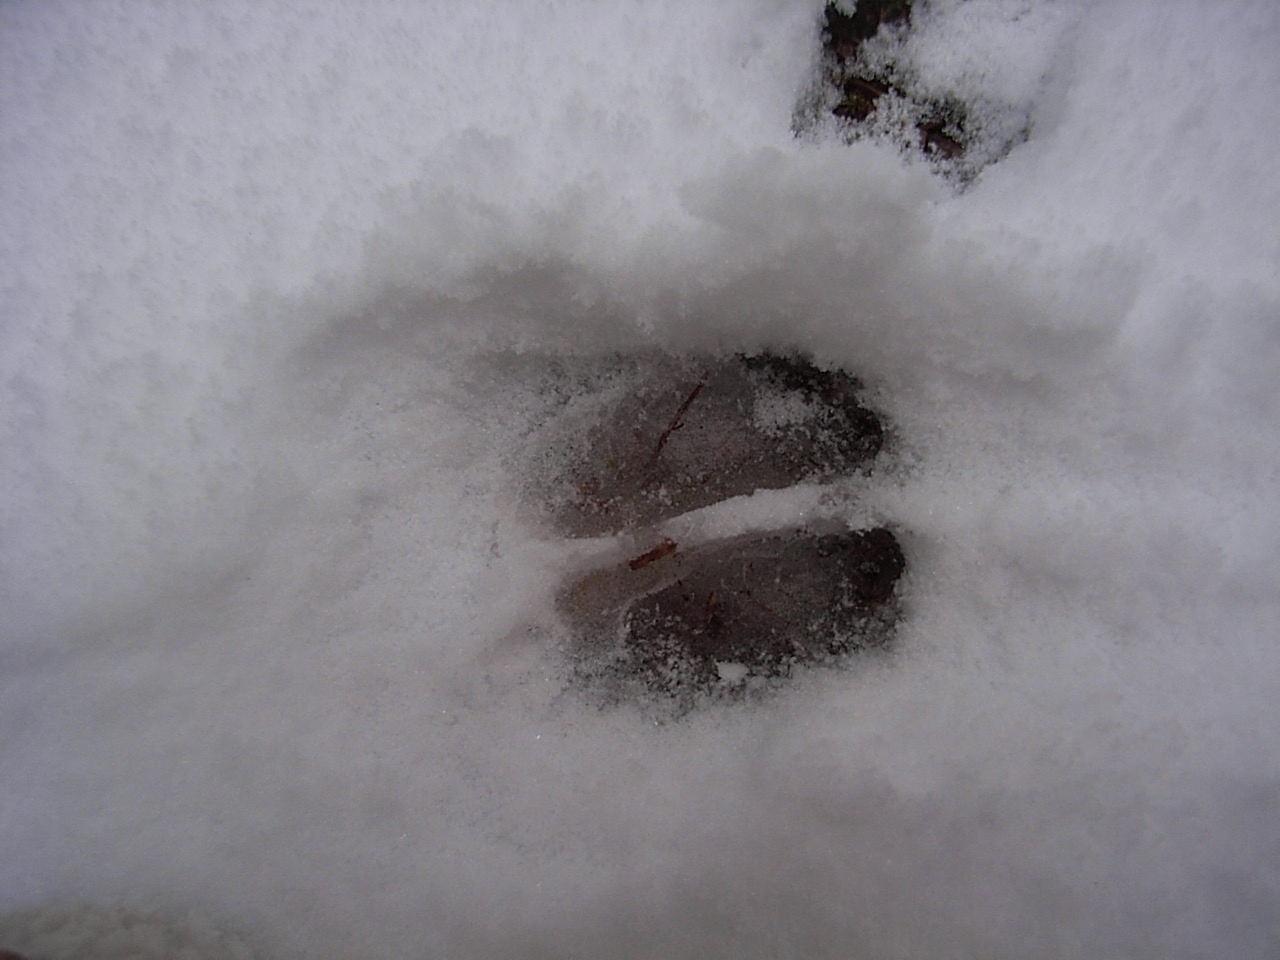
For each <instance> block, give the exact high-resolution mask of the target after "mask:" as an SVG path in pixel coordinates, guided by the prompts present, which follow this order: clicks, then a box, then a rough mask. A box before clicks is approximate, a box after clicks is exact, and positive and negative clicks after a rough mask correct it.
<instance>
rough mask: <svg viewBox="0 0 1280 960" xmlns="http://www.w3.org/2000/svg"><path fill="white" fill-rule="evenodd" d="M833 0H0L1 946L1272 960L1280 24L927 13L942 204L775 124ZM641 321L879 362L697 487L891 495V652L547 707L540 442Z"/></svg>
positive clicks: (714, 344) (1151, 11)
mask: <svg viewBox="0 0 1280 960" xmlns="http://www.w3.org/2000/svg"><path fill="white" fill-rule="evenodd" d="M473 7H474V9H473ZM819 12H820V11H819V8H818V5H817V4H815V3H801V2H795V3H783V2H766V0H737V2H723V3H713V2H708V3H698V4H687V3H675V2H671V3H646V4H621V3H618V4H592V3H546V4H533V3H529V4H521V5H519V6H516V5H512V6H511V7H510V8H504V9H503V10H502V11H501V12H496V11H494V10H491V9H487V8H482V7H481V6H480V5H458V4H450V3H440V4H436V5H430V4H408V3H404V4H397V3H385V4H376V5H367V6H366V5H355V4H343V3H333V4H326V5H323V6H312V5H296V6H295V5H291V4H287V3H275V4H254V3H244V4H238V3H232V2H220V3H217V4H207V5H203V6H201V7H200V8H196V7H195V6H188V5H172V4H163V3H144V2H125V3H118V4H111V3H106V2H103V3H97V4H94V5H93V6H92V7H85V6H82V5H76V4H60V3H14V4H8V5H5V6H3V7H0V97H2V98H3V100H2V102H0V164H2V165H3V166H2V169H3V174H2V176H0V190H3V193H2V194H0V218H2V219H0V245H2V246H0V290H3V303H4V310H3V317H2V318H0V489H3V490H4V498H3V503H2V504H0V609H2V610H3V621H4V622H3V626H0V664H2V667H3V670H2V672H0V685H2V686H3V690H2V691H0V771H3V772H2V773H0V913H2V912H5V911H28V912H23V913H17V914H13V915H11V916H9V917H8V918H7V919H0V945H3V946H12V947H13V948H16V949H24V950H28V951H30V952H32V953H34V952H36V951H37V950H47V951H49V952H51V953H54V954H59V955H65V956H70V955H76V951H77V950H78V949H79V948H74V949H73V948H72V947H69V946H67V944H68V943H70V942H71V939H68V938H72V937H73V936H74V935H75V931H76V930H77V929H81V930H87V929H94V930H96V929H99V927H98V926H96V925H99V924H106V925H107V926H109V925H110V924H111V923H114V922H116V921H115V920H114V919H112V918H113V917H116V916H117V915H115V914H106V915H104V914H102V913H101V912H95V911H94V910H88V909H81V908H73V909H69V912H67V910H64V908H69V907H70V905H72V904H76V903H92V904H98V905H102V906H104V907H109V906H111V905H115V904H125V905H128V906H130V907H134V908H137V909H140V910H143V911H152V912H155V915H156V916H159V917H162V918H164V920H163V922H165V923H173V924H177V925H179V926H181V924H182V923H187V922H189V923H190V924H193V925H194V926H193V927H192V929H195V930H197V931H206V932H205V933H198V934H197V933H193V934H191V942H192V944H193V947H192V949H193V951H195V952H196V953H197V954H199V955H218V954H217V949H218V948H217V947H216V946H215V945H213V944H214V941H216V940H217V939H218V936H217V935H216V934H214V933H209V934H207V935H206V933H207V930H208V929H209V926H210V925H212V928H213V929H215V930H224V931H234V932H235V933H234V935H235V936H237V937H239V938H240V942H241V943H242V944H245V945H247V946H244V948H243V949H244V950H253V951H254V952H255V953H257V954H259V955H262V956H295V955H296V956H305V957H319V956H325V957H345V956H350V957H356V956H360V957H402V956H414V955H421V956H437V955H440V956H443V955H446V954H447V955H464V956H542V955H545V956H563V955H577V956H657V955H662V956H689V957H693V956H699V957H709V956H743V955H748V956H805V957H812V956H840V957H848V956H867V957H891V956H902V957H922V956H937V957H943V956H947V957H954V956H973V957H1002V956H1007V957H1019V958H1023V957H1040V956H1043V957H1050V956H1054V957H1058V956H1073V957H1100V956H1110V957H1122V956H1123V957H1168V956H1187V957H1206V958H1207V957H1223V956H1231V957H1240V958H1248V957H1258V958H1262V957H1270V956H1274V951H1275V947H1276V944H1277V943H1278V942H1280V729H1278V727H1280V723H1278V722H1277V721H1278V719H1280V718H1278V714H1280V708H1277V706H1276V696H1275V692H1276V690H1277V689H1280V655H1278V653H1277V650H1276V637H1277V628H1276V624H1277V623H1280V592H1278V590H1277V585H1278V584H1280V556H1278V553H1277V544H1278V543H1280V522H1278V521H1280V510H1277V507H1276V504H1277V503H1280V470H1278V467H1277V463H1278V462H1280V460H1278V457H1280V400H1278V397H1280V394H1278V392H1277V390H1276V382H1277V375H1278V374H1280V267H1278V265H1280V230H1278V229H1277V227H1276V224H1278V223H1280V178H1278V177H1277V176H1276V174H1275V156H1276V148H1277V145H1278V141H1280V133H1277V131H1280V105H1278V104H1280V98H1278V97H1277V93H1280V60H1278V59H1277V58H1276V57H1275V55H1274V51H1275V50H1276V49H1278V48H1280V10H1278V9H1277V8H1276V7H1275V5H1274V4H1270V3H1267V2H1257V3H1243V2H1242V3H1211V2H1205V3H1199V4H1196V3H1176V4H1159V5H1156V4H1145V3H1127V2H1126V3H1108V4H1085V3H1079V4H1077V3H1070V2H1061V3H1050V2H1043V0H1016V2H1014V0H1010V2H1002V0H971V2H967V3H961V2H956V0H945V2H944V0H939V2H937V3H934V4H932V5H931V6H930V7H928V8H927V10H926V12H925V13H923V14H921V15H919V16H917V18H916V20H917V31H918V32H917V34H916V36H915V37H914V39H913V40H912V41H911V43H912V46H911V48H910V50H911V51H912V52H911V56H913V57H915V58H916V62H917V63H918V65H919V69H920V70H921V71H922V75H924V76H926V77H927V79H928V81H929V82H930V83H933V84H938V85H943V86H947V85H950V87H952V88H954V89H955V90H956V91H957V92H958V93H960V94H961V95H964V96H969V97H973V98H983V102H984V104H985V105H986V107H985V109H990V110H996V111H999V110H1007V111H1009V115H1011V116H1012V115H1014V114H1016V115H1017V116H1019V117H1026V116H1029V117H1030V118H1031V124H1032V125H1031V134H1030V138H1029V140H1028V141H1027V142H1026V143H1023V144H1021V145H1019V146H1017V147H1015V148H1014V149H1013V151H1012V152H1011V153H1010V154H1009V155H1008V156H1006V157H1005V158H1004V159H1002V160H1001V161H1000V162H999V163H997V164H995V165H993V166H990V167H988V168H987V169H986V170H985V171H983V173H982V175H981V177H980V178H979V179H978V180H977V181H976V182H975V183H973V184H972V185H970V186H969V187H968V189H966V190H964V191H962V192H958V191H956V190H954V189H953V188H952V187H951V186H950V185H949V184H948V183H946V182H945V181H943V180H941V179H939V178H938V177H937V176H935V175H934V174H933V173H932V172H931V170H930V168H929V167H928V166H927V165H925V164H923V163H919V162H913V161H909V160H903V159H902V158H901V157H900V156H899V155H898V154H897V153H896V152H895V151H894V150H892V149H890V148H888V147H884V146H876V145H875V144H873V143H858V144H854V145H853V146H849V147H846V146H843V145H841V144H840V143H838V142H836V141H835V140H834V139H828V140H826V141H820V142H808V141H797V140H796V139H794V138H792V136H791V133H790V129H791V127H790V124H791V118H792V111H793V109H794V107H795V103H796V98H797V96H799V94H800V92H801V91H802V90H803V89H804V88H805V85H806V84H807V83H808V82H809V79H810V77H811V75H812V71H813V69H814V66H815V58H816V56H817V30H818V17H819ZM654 347H659V348H662V349H666V350H670V351H676V352H679V351H682V350H695V349H696V350H704V351H706V350H710V351H715V350H747V351H749V350H756V349H761V348H774V349H799V350H803V351H806V352H808V353H810V354H811V355H813V356H814V358H815V359H816V360H817V361H818V362H820V363H823V364H827V365H840V366H843V367H845V368H847V369H849V370H850V371H852V372H854V373H855V374H856V375H858V376H859V377H860V378H861V379H862V380H863V381H864V382H865V383H866V384H867V385H868V386H869V388H870V390H871V392H872V394H873V396H874V400H875V404H876V407H877V409H879V410H882V411H883V412H884V413H885V414H886V417H887V419H888V421H889V422H890V423H891V424H892V425H893V428H894V445H893V453H892V456H891V457H889V458H887V459H886V461H885V462H884V463H883V464H882V466H881V468H880V469H878V470H877V471H875V472H874V473H873V474H872V475H870V476H869V477H868V478H867V479H866V480H865V481H859V482H858V483H856V484H854V485H853V486H851V487H849V488H848V489H845V490H844V492H843V493H842V494H841V495H840V496H838V497H831V496H827V495H825V494H824V493H823V492H822V491H817V490H814V489H813V488H804V489H799V490H796V491H793V492H791V493H783V494H770V495H768V496H762V497H759V498H756V499H754V500H752V501H749V502H734V503H732V504H729V505H728V506H727V507H726V509H725V510H724V511H722V512H720V513H714V514H713V515H711V516H709V517H703V518H702V519H701V520H699V521H698V522H701V523H703V524H704V525H709V526H710V527H713V528H715V529H716V530H718V531H719V532H720V533H723V534H726V535H728V534H731V533H732V532H733V531H734V530H737V529H742V528H745V527H752V526H769V525H771V524H777V525H782V524H785V523H787V522H790V521H792V520H794V519H795V518H797V517H806V516H810V515H814V514H822V513H824V511H825V512H826V513H828V514H830V513H834V514H836V515H839V516H842V517H846V518H849V519H851V520H855V521H859V522H862V521H865V522H876V523H889V524H892V525H893V526H894V528H895V529H897V530H899V531H901V538H902V541H903V544H904V547H905V549H906V552H907V556H908V562H909V574H908V579H907V581H906V583H905V585H904V589H905V593H904V606H905V609H906V618H905V620H904V622H903V624H902V625H901V628H900V631H899V636H898V640H897V643H896V645H895V648H894V651H895V652H894V655H893V656H892V657H890V658H887V659H883V658H882V659H876V660H872V661H868V662H867V663H865V664H864V665H861V666H860V667H859V668H858V669H853V670H849V671H842V672H825V673H815V674H812V675H808V676H805V677H801V678H799V680H798V682H797V683H796V685H795V686H794V687H793V688H791V689H790V690H788V691H786V692H785V693H783V694H781V695H779V696H777V697H775V698H773V699H771V700H768V701H767V702H763V703H753V704H747V705H741V706H738V707H725V708H721V709H715V710H710V711H703V712H701V713H696V714H692V715H690V716H689V717H687V718H685V719H684V720H683V721H681V722H679V723H671V724H666V725H657V726H655V725H654V724H653V723H652V721H651V720H650V719H649V718H648V717H646V716H644V715H642V714H641V713H639V712H632V711H628V710H626V709H616V710H606V711H600V710H599V709H597V708H596V706H595V705H593V704H591V703H589V702H585V701H583V700H582V699H581V698H577V697H575V696H574V695H573V693H572V691H571V690H570V691H568V692H566V687H565V681H564V677H563V673H562V672H561V671H560V663H559V661H558V659H557V652H556V642H557V633H556V631H557V629H558V628H557V626H556V624H555V622H554V616H553V613H552V604H553V601H554V597H555V595H556V592H557V591H558V590H559V589H561V588H562V586H563V584H564V582H565V579H566V578H567V577H568V576H570V575H572V572H573V571H575V570H578V569H580V568H581V567H582V566H583V565H584V564H586V563H588V562H589V560H590V555H591V551H592V550H594V549H598V545H594V546H593V544H591V543H587V544H584V543H571V542H566V541H563V540H561V539H559V538H558V537H556V536H554V535H551V534H549V533H548V531H547V530H546V529H545V528H544V527H542V526H540V525H539V524H538V523H537V522H536V520H535V519H534V518H533V517H532V515H531V511H530V510H529V509H528V507H529V505H528V504H527V503H525V502H522V499H521V496H522V490H523V489H525V488H526V486H527V484H526V483H525V480H526V478H524V477H522V476H521V471H522V470H524V469H527V464H528V459H527V457H526V456H525V455H524V451H525V450H526V449H527V444H528V443H529V442H530V439H531V438H533V437H536V435H537V434H536V431H537V430H538V429H539V427H540V425H541V424H542V423H543V422H544V420H545V418H546V417H548V416H549V415H550V414H551V413H552V412H553V410H554V405H555V402H556V398H555V397H554V395H553V394H554V391H549V390H548V386H547V385H548V383H549V382H553V381H554V382H563V376H562V375H563V371H564V370H565V369H566V368H568V369H570V370H574V369H578V367H576V366H575V364H589V363H590V362H593V361H594V359H595V358H598V357H600V356H602V355H606V354H609V353H611V352H613V351H618V350H622V351H627V350H644V349H652V348H654ZM557 377H559V379H557ZM570 379H572V378H570ZM95 909H96V908H95ZM32 910H35V911H38V913H36V914H32V913H31V912H29V911H32ZM59 910H62V911H63V912H61V913H58V912H56V911H59ZM189 911H194V912H195V913H196V914H198V916H199V918H201V919H198V920H191V921H185V920H183V918H184V917H186V916H187V914H188V912H189ZM104 916H106V917H107V919H106V920H103V917H104ZM33 917H34V918H35V919H33ZM40 923H44V924H45V925H46V931H45V933H43V934H40V935H39V936H43V937H44V938H45V939H44V940H43V941H41V940H40V939H39V936H37V934H34V933H32V932H31V931H32V929H33V925H35V926H38V925H39V924H40ZM50 924H55V925H56V924H62V925H63V926H62V928H61V930H62V932H61V936H63V937H64V939H63V940H62V941H60V942H61V943H62V946H61V947H58V946H57V944H56V943H55V941H56V937H55V935H54V933H52V932H49V930H48V929H47V927H48V925H50ZM77 924H78V925H79V927H77ZM227 935H228V936H231V935H232V934H231V933H228V934H227ZM103 942H105V941H102V940H99V943H100V944H101V943H103ZM42 943H43V946H41V944H42ZM156 949H158V948H154V947H153V953H154V952H155V950H156ZM167 949H170V952H172V950H171V947H170V948H167ZM227 949H228V950H230V949H231V948H229V947H228V948H227ZM102 953H103V955H116V954H112V953H109V952H107V949H106V948H105V947H103V948H102ZM157 955H158V954H157Z"/></svg>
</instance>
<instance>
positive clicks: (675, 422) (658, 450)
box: [649, 383, 702, 466]
mask: <svg viewBox="0 0 1280 960" xmlns="http://www.w3.org/2000/svg"><path fill="white" fill-rule="evenodd" d="M701 391H702V384H701V383H699V384H698V385H697V386H696V387H694V388H693V390H692V391H691V392H690V394H689V396H687V397H685V398H684V403H682V404H680V409H679V410H677V411H676V415H675V416H674V417H672V418H671V422H670V423H668V424H667V428H666V429H665V430H663V431H662V433H661V435H660V436H659V437H658V445H657V446H656V447H654V448H653V456H652V457H650V458H649V465H650V466H652V465H653V464H654V463H655V462H656V461H657V459H658V457H659V456H660V455H661V454H662V448H663V447H664V446H666V444H667V440H668V439H669V438H670V437H671V434H673V433H674V432H675V431H676V430H679V429H680V418H681V417H683V416H684V415H685V414H686V413H687V412H688V410H689V407H690V406H692V404H693V400H694V398H695V397H696V396H697V395H698V394H699V393H700V392H701Z"/></svg>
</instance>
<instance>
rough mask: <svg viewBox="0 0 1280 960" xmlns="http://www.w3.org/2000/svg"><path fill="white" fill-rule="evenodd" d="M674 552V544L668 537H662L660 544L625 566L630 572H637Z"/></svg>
mask: <svg viewBox="0 0 1280 960" xmlns="http://www.w3.org/2000/svg"><path fill="white" fill-rule="evenodd" d="M675 552H676V542H675V541H674V540H672V539H671V538H670V537H663V538H662V542H661V543H660V544H658V545H657V546H656V547H654V548H653V549H652V550H648V551H646V552H644V553H642V554H640V556H638V557H636V558H635V559H634V560H631V561H629V562H628V563H627V566H628V567H630V568H631V569H632V570H639V569H640V568H641V567H647V566H648V565H649V564H651V563H653V562H654V561H655V560H661V559H662V558H663V557H669V556H671V555H672V554H673V553H675Z"/></svg>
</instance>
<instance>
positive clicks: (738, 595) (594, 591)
mask: <svg viewBox="0 0 1280 960" xmlns="http://www.w3.org/2000/svg"><path fill="white" fill-rule="evenodd" d="M860 392H861V387H860V385H859V383H858V382H857V380H855V379H854V378H853V377H851V376H849V375H848V374H847V373H844V372H843V371H839V370H834V371H832V370H823V369H821V368H819V367H818V366H816V365H815V364H814V363H812V362H811V361H809V360H806V359H804V358H800V357H794V356H782V355H777V354H771V353H765V354H759V355H755V356H744V355H733V356H729V357H722V358H705V357H702V358H698V357H694V358H676V357H672V356H668V355H655V356H646V357H640V358H632V360H631V371H630V375H629V376H626V377H623V378H622V383H621V384H620V385H615V386H614V388H613V389H605V390H602V391H601V392H600V394H599V395H598V396H597V397H595V398H587V399H586V400H584V401H583V402H582V403H580V404H579V406H578V409H576V410H574V411H573V412H571V413H566V414H564V415H562V416H561V417H560V418H558V420H557V421H553V422H552V423H551V424H550V425H548V427H547V428H546V429H545V430H544V432H543V437H542V444H543V449H544V450H555V451H558V453H559V455H558V456H557V457H555V458H546V457H544V458H543V460H542V464H543V466H544V467H546V466H547V464H548V462H550V463H554V464H556V466H552V467H547V469H546V470H545V471H544V472H543V474H542V475H541V476H540V477H539V478H538V479H537V481H536V484H534V485H531V487H530V492H531V493H532V495H533V497H534V498H535V499H536V500H537V501H539V502H540V503H541V505H542V507H541V509H542V513H543V515H544V516H545V518H546V519H547V521H548V522H549V524H550V526H551V527H552V528H553V529H554V530H555V531H556V532H557V533H559V534H560V535H562V536H567V537H570V538H581V537H602V536H620V537H621V538H624V539H623V542H640V543H645V542H647V543H650V544H653V546H652V547H651V548H650V549H647V550H643V551H639V552H633V554H632V555H630V556H628V557H627V559H626V560H624V561H623V562H621V563H616V564H613V565H607V566H605V567H603V568H602V569H598V570H595V571H594V572H592V573H590V574H588V575H586V576H584V577H581V578H580V579H578V580H577V581H576V582H574V583H571V584H569V585H568V586H567V587H566V588H565V589H563V590H562V592H561V593H560V595H559V598H558V609H559V611H560V613H561V614H562V615H563V617H564V619H565V620H566V622H567V623H568V624H569V625H570V627H571V629H572V632H573V634H574V636H575V637H576V639H575V640H574V642H573V643H572V644H570V647H569V650H568V651H567V655H568V658H569V661H570V663H571V668H570V672H571V674H572V676H573V678H574V681H575V684H576V685H578V686H580V687H582V688H584V689H587V690H590V691H592V692H593V693H594V694H595V695H596V696H598V697H599V699H601V700H602V701H603V702H609V703H620V702H624V701H631V702H637V701H639V702H643V703H647V704H650V705H653V706H656V707H658V708H659V709H661V710H663V711H667V712H675V713H683V712H685V711H687V710H688V709H691V708H693V707H695V706H697V705H698V704H700V703H705V702H712V701H715V700H718V699H726V698H735V697H740V696H742V695H744V694H745V693H748V692H750V691H755V690H760V689H763V688H767V687H769V686H771V685H773V684H775V683H776V682H777V681H778V679H779V678H785V677H788V676H790V675H791V673H792V671H793V670H794V668H796V667H797V666H801V665H814V664H835V663H838V662H840V661H841V660H843V659H845V658H847V657H848V656H849V655H850V654H852V653H855V652H857V651H859V650H868V649H874V648H883V647H885V646H886V645H888V643H889V642H890V640H891V638H892V634H893V626H894V624H895V623H896V621H897V619H898V617H899V612H900V609H899V605H898V602H897V584H898V581H899V578H900V577H901V576H902V574H903V572H904V571H905V569H906V560H905V558H904V556H903V553H902V549H901V547H900V546H899V544H898V541H897V539H896V537H895V536H894V534H893V533H892V531H890V530H889V529H887V528H885V527H876V528H874V529H870V530H863V531H852V530H849V529H847V528H846V527H845V526H844V525H843V524H840V523H836V522H829V523H828V524H827V526H826V527H824V528H818V527H816V526H813V525H804V526H800V527H797V528H794V529H784V530H773V531H769V532H767V533H748V534H741V535H736V536H729V537H727V538H724V539H718V540H711V541H709V542H707V541H704V542H699V543H696V544H693V545H690V546H687V547H682V546H681V545H680V544H678V543H677V542H676V541H675V540H673V539H671V538H670V537H666V536H660V535H659V531H658V530H657V528H658V527H659V526H660V525H661V524H663V523H665V522H666V521H670V520H672V519H674V518H677V517H680V516H682V515H684V514H686V513H689V512H690V511H693V510H697V509H700V508H703V507H709V506H712V505H714V504H717V503H720V502H722V501H724V500H727V499H729V498H732V497H737V496H742V495H749V494H753V493H755V492H756V491H758V490H781V489H785V488H788V487H791V486H794V485H796V484H802V483H808V484H812V483H822V482H825V481H832V480H836V479H839V478H841V477H848V476H851V475H854V474H858V473H863V472H866V471H868V470H869V469H870V468H871V466H872V463H873V461H874V460H875V458H876V455H877V454H878V453H879V451H880V449H881V446H882V444H883V440H884V430H883V428H882V426H881V423H880V420H879V418H878V417H877V416H876V414H875V413H873V412H872V411H871V410H870V409H868V408H867V407H866V406H864V405H863V404H862V402H861V400H860V399H859V394H860ZM584 406H585V409H583V407H584ZM535 469H536V467H535Z"/></svg>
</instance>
